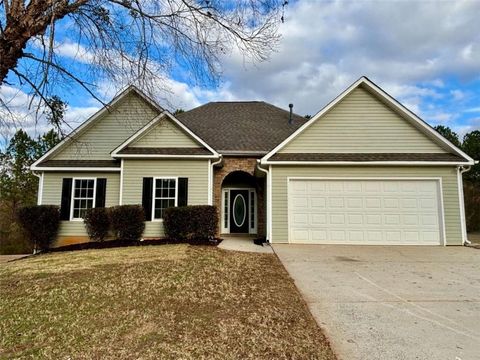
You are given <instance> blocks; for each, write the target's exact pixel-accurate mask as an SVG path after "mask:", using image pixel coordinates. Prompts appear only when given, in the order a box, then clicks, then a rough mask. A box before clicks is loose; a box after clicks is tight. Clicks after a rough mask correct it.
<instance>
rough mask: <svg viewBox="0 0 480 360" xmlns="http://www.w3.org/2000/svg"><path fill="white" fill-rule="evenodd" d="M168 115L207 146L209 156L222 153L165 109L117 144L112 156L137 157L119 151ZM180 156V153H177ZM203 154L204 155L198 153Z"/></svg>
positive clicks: (214, 156) (216, 156) (217, 155)
mask: <svg viewBox="0 0 480 360" xmlns="http://www.w3.org/2000/svg"><path fill="white" fill-rule="evenodd" d="M164 117H168V118H169V119H170V120H172V121H173V122H174V123H175V124H176V125H177V126H178V127H180V128H181V129H182V130H183V131H185V132H186V133H187V134H188V135H190V136H191V137H192V138H194V139H195V140H196V141H197V142H198V143H200V144H201V145H203V146H204V147H205V148H207V150H208V151H210V152H211V153H212V155H206V156H208V157H209V158H211V157H213V158H218V157H219V156H220V155H219V154H218V153H217V152H216V151H215V150H214V149H213V148H212V147H210V146H209V145H208V144H207V143H206V142H205V141H203V140H202V139H201V138H200V137H198V136H197V135H196V134H194V133H193V132H192V131H191V130H190V129H189V128H187V127H186V126H185V125H183V124H182V123H181V122H180V121H178V120H177V118H175V117H174V116H173V115H172V114H170V113H169V112H168V111H166V110H165V111H163V112H162V113H161V114H159V115H158V116H156V117H155V118H154V119H153V120H151V121H150V122H149V123H148V124H147V125H145V126H144V127H143V128H141V129H140V130H138V131H137V132H136V133H135V134H133V135H132V136H130V137H129V138H128V139H127V140H125V141H124V142H123V143H122V144H120V145H119V146H117V147H116V148H115V149H114V150H113V151H112V152H111V155H112V157H114V158H116V157H118V158H122V157H136V156H137V154H119V152H120V151H121V150H123V149H125V148H126V147H127V146H128V145H130V144H131V143H132V142H133V141H135V140H136V139H138V138H139V137H140V136H142V135H143V134H145V133H146V132H147V131H148V130H149V129H151V128H152V127H153V126H154V125H156V124H157V123H158V122H159V121H160V120H161V119H162V118H164ZM146 156H147V157H151V156H148V155H141V157H146ZM154 156H155V157H167V156H170V155H154ZM175 156H177V157H178V156H179V155H175ZM198 156H202V157H203V155H197V157H198ZM189 157H192V155H189Z"/></svg>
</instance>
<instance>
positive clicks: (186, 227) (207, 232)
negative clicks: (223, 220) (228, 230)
mask: <svg viewBox="0 0 480 360" xmlns="http://www.w3.org/2000/svg"><path fill="white" fill-rule="evenodd" d="M163 225H164V228H165V235H166V236H167V237H168V238H170V239H173V240H177V241H181V240H197V241H198V240H208V239H212V238H214V237H215V235H216V233H217V226H218V213H217V208H216V207H215V206H209V205H197V206H183V207H172V208H169V209H166V210H165V213H164V215H163Z"/></svg>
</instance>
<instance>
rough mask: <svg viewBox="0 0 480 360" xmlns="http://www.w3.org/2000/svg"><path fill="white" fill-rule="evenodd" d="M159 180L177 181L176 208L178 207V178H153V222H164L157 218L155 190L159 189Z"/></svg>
mask: <svg viewBox="0 0 480 360" xmlns="http://www.w3.org/2000/svg"><path fill="white" fill-rule="evenodd" d="M157 180H175V207H177V206H178V176H159V177H154V178H153V186H152V222H163V219H156V218H155V199H156V196H155V190H156V188H157V185H156V184H157Z"/></svg>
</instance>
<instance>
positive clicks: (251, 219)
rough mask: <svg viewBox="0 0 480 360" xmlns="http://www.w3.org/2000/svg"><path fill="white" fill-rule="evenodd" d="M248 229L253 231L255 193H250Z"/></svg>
mask: <svg viewBox="0 0 480 360" xmlns="http://www.w3.org/2000/svg"><path fill="white" fill-rule="evenodd" d="M250 229H252V230H253V229H255V192H254V191H250Z"/></svg>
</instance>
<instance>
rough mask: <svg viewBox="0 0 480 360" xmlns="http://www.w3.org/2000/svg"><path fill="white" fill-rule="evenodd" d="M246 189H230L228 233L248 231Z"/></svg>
mask: <svg viewBox="0 0 480 360" xmlns="http://www.w3.org/2000/svg"><path fill="white" fill-rule="evenodd" d="M248 209H249V206H248V190H230V233H245V234H246V233H248V219H249V216H248Z"/></svg>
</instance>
